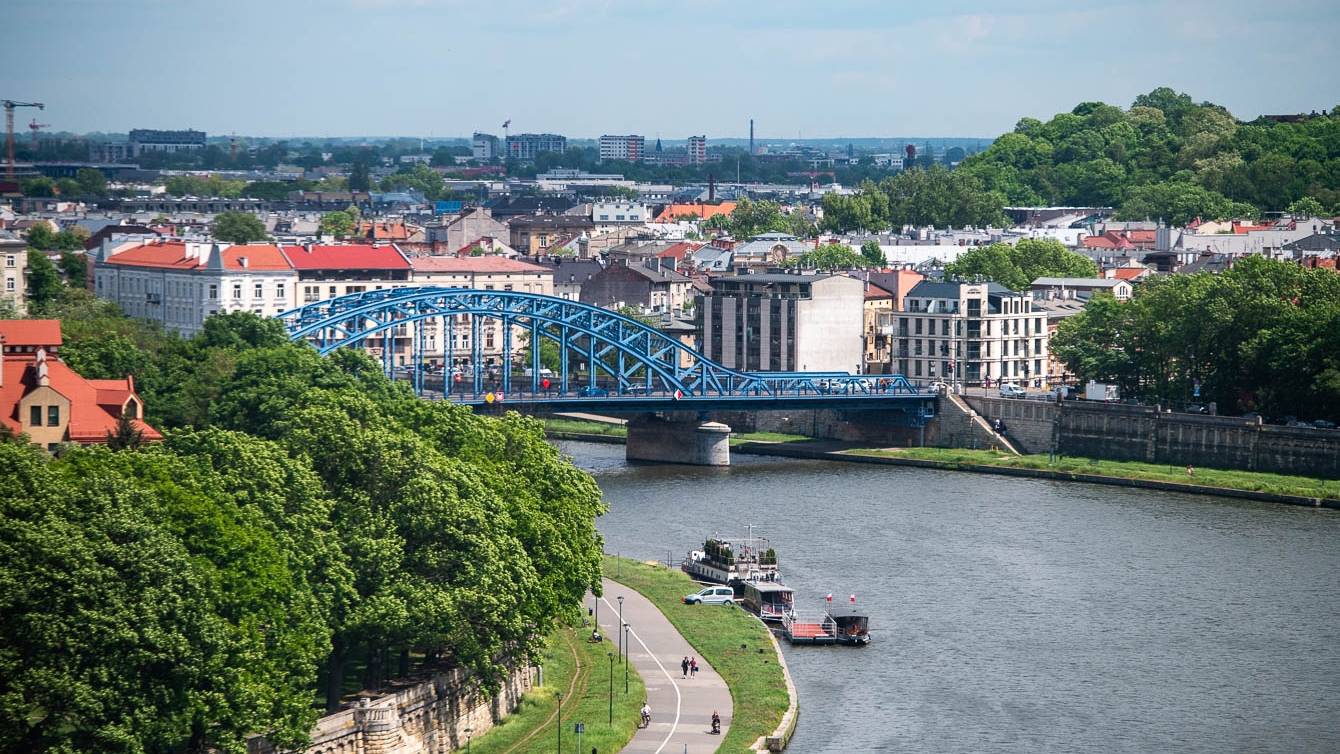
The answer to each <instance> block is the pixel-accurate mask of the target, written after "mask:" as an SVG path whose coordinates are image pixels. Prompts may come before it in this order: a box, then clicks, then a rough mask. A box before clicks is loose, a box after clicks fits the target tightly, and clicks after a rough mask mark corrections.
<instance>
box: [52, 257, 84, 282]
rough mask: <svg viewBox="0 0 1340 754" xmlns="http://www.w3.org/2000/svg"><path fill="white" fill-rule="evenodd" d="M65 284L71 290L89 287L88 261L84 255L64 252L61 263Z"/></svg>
mask: <svg viewBox="0 0 1340 754" xmlns="http://www.w3.org/2000/svg"><path fill="white" fill-rule="evenodd" d="M59 267H60V271H61V274H62V275H64V276H65V284H66V285H68V286H70V287H71V288H84V287H86V286H87V285H88V260H87V259H86V258H85V257H84V255H83V254H75V253H72V252H69V251H62V252H61V255H60V263H59Z"/></svg>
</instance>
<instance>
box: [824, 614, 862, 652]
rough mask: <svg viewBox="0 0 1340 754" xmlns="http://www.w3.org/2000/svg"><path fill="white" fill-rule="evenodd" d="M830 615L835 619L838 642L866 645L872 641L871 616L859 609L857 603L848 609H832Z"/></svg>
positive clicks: (834, 631) (834, 629) (855, 645)
mask: <svg viewBox="0 0 1340 754" xmlns="http://www.w3.org/2000/svg"><path fill="white" fill-rule="evenodd" d="M828 617H829V619H830V620H832V621H833V634H834V636H835V637H836V639H837V643H838V644H846V645H847V646H852V647H864V646H865V645H867V644H869V643H870V616H869V615H866V614H865V613H863V612H860V611H858V610H857V609H856V606H855V605H852V607H851V609H850V610H848V611H836V612H835V611H830V612H829V613H828Z"/></svg>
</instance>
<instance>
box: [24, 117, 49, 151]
mask: <svg viewBox="0 0 1340 754" xmlns="http://www.w3.org/2000/svg"><path fill="white" fill-rule="evenodd" d="M28 128H31V129H32V131H33V152H34V153H36V152H37V132H38V131H39V130H41V129H43V128H51V124H50V123H38V122H37V119H36V118H33V122H32V123H29V124H28Z"/></svg>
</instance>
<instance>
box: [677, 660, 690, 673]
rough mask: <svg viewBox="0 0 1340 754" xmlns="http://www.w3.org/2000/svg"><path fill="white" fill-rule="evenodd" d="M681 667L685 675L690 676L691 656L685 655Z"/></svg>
mask: <svg viewBox="0 0 1340 754" xmlns="http://www.w3.org/2000/svg"><path fill="white" fill-rule="evenodd" d="M679 667H680V669H681V670H683V671H684V677H685V678H688V677H689V658H688V657H685V658H684V660H683V661H682V662H680V663H679Z"/></svg>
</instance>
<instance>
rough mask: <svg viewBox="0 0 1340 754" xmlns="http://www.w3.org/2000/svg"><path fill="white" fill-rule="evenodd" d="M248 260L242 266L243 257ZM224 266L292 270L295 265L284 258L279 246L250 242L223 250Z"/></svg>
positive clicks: (230, 267) (231, 268)
mask: <svg viewBox="0 0 1340 754" xmlns="http://www.w3.org/2000/svg"><path fill="white" fill-rule="evenodd" d="M243 258H245V259H246V260H247V264H246V266H245V267H244V266H242V259H243ZM223 266H224V267H225V268H227V269H230V270H291V269H293V265H291V264H289V263H288V260H287V259H285V258H284V254H283V252H281V251H280V250H279V247H278V246H273V245H270V244H250V245H247V246H229V247H228V248H226V249H224V250H223Z"/></svg>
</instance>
